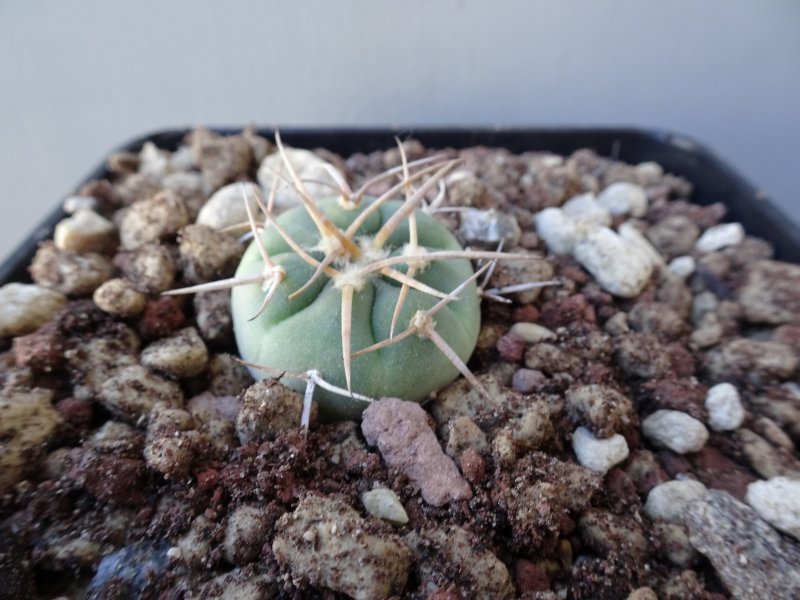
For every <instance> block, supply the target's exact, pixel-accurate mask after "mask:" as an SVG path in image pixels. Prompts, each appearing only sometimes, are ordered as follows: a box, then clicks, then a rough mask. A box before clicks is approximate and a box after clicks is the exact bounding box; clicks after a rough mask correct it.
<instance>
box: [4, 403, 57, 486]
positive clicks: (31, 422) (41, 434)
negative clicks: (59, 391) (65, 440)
mask: <svg viewBox="0 0 800 600" xmlns="http://www.w3.org/2000/svg"><path fill="white" fill-rule="evenodd" d="M52 401H53V392H51V391H50V390H44V389H40V388H35V389H33V390H23V389H15V388H3V389H0V439H2V440H3V444H2V448H1V449H0V494H4V493H6V492H7V491H8V490H9V489H10V488H11V487H12V486H13V485H14V484H16V483H17V482H18V481H20V480H21V479H22V477H23V476H24V475H25V472H26V470H28V469H30V468H31V467H32V466H34V465H35V464H36V459H38V458H39V456H40V455H41V456H44V452H45V449H46V444H47V442H48V441H49V439H50V438H51V437H52V436H53V434H54V433H55V432H56V428H57V427H58V425H59V423H60V421H61V418H60V417H59V414H58V412H56V410H55V409H54V408H53V404H52Z"/></svg>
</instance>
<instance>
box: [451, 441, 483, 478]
mask: <svg viewBox="0 0 800 600" xmlns="http://www.w3.org/2000/svg"><path fill="white" fill-rule="evenodd" d="M458 464H459V466H460V467H461V472H462V473H463V474H464V477H466V478H467V480H468V481H469V482H470V483H472V484H478V483H481V482H482V481H483V480H484V478H485V477H486V461H485V460H483V457H482V456H481V455H480V454H478V451H477V450H475V448H467V449H466V450H464V452H462V453H461V456H460V457H459V459H458Z"/></svg>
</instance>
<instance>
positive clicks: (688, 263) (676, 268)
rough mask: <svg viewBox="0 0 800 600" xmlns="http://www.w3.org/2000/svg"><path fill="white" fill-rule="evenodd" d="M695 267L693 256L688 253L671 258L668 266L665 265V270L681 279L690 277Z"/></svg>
mask: <svg viewBox="0 0 800 600" xmlns="http://www.w3.org/2000/svg"><path fill="white" fill-rule="evenodd" d="M695 268H696V264H695V261H694V257H692V256H688V255H687V256H678V257H676V258H673V259H672V261H671V262H670V263H669V266H667V270H668V271H669V272H670V273H673V274H675V275H677V276H678V277H680V278H681V279H687V278H688V277H690V276H691V275H692V274H693V273H694V270H695Z"/></svg>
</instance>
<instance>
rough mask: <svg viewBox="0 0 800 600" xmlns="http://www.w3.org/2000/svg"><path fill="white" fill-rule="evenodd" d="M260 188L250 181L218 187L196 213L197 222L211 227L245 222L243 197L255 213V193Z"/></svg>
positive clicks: (245, 211)
mask: <svg viewBox="0 0 800 600" xmlns="http://www.w3.org/2000/svg"><path fill="white" fill-rule="evenodd" d="M260 193H261V190H260V189H259V188H258V187H257V186H256V185H255V184H252V183H249V182H247V183H230V184H228V185H226V186H223V187H221V188H220V189H218V190H217V191H216V192H214V194H213V195H212V196H211V198H209V199H208V202H206V203H205V204H204V205H203V208H201V209H200V213H199V214H198V215H197V221H196V222H197V224H198V225H206V226H208V227H211V228H212V229H224V228H225V227H229V226H230V225H236V224H237V223H246V222H247V209H246V208H245V207H244V198H245V195H247V203H248V204H249V205H250V209H251V210H252V211H253V215H257V214H258V213H257V210H258V208H257V204H256V194H260Z"/></svg>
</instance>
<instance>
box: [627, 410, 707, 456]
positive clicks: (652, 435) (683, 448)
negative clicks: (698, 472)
mask: <svg viewBox="0 0 800 600" xmlns="http://www.w3.org/2000/svg"><path fill="white" fill-rule="evenodd" d="M642 432H643V433H644V435H645V437H646V438H647V439H649V440H650V441H651V442H653V443H654V444H655V445H656V446H662V447H666V448H669V449H670V450H672V451H673V452H677V453H678V454H687V453H689V452H697V451H698V450H700V449H701V448H702V447H703V446H705V445H706V442H707V441H708V430H707V429H706V426H705V425H703V424H702V423H701V422H700V421H698V420H697V419H695V418H694V417H691V416H689V415H687V414H686V413H684V412H680V411H677V410H657V411H656V412H654V413H653V414H652V415H650V416H649V417H647V418H646V419H645V420H644V421H643V422H642Z"/></svg>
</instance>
